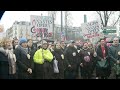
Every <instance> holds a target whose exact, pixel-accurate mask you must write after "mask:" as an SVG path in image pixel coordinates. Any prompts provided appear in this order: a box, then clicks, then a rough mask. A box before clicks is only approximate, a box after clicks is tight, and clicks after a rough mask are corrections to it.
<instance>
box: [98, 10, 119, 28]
mask: <svg viewBox="0 0 120 90" xmlns="http://www.w3.org/2000/svg"><path fill="white" fill-rule="evenodd" d="M96 12H97V14H98V15H99V17H100V20H101V24H102V27H106V26H108V22H109V21H110V19H111V17H112V16H113V15H116V12H117V11H96ZM116 16H117V17H116V20H115V19H114V23H113V24H112V26H115V25H116V24H117V23H118V21H119V19H120V15H116Z"/></svg>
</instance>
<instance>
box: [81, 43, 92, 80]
mask: <svg viewBox="0 0 120 90" xmlns="http://www.w3.org/2000/svg"><path fill="white" fill-rule="evenodd" d="M79 57H80V58H81V60H80V66H81V76H82V78H83V79H91V77H92V73H93V68H92V67H93V52H91V50H90V49H89V48H88V43H87V42H85V43H84V44H83V49H82V50H81V51H80V53H79ZM80 58H79V59H80Z"/></svg>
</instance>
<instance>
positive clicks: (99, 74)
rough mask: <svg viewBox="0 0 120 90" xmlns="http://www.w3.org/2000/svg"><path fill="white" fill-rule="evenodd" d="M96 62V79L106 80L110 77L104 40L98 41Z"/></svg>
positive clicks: (108, 59) (108, 60)
mask: <svg viewBox="0 0 120 90" xmlns="http://www.w3.org/2000/svg"><path fill="white" fill-rule="evenodd" d="M96 60H97V61H96V79H108V77H109V75H110V58H109V55H108V47H107V45H106V44H105V41H104V39H100V45H98V47H97V59H96Z"/></svg>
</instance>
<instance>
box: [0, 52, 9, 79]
mask: <svg viewBox="0 0 120 90" xmlns="http://www.w3.org/2000/svg"><path fill="white" fill-rule="evenodd" d="M0 79H9V62H8V57H7V56H6V55H5V54H4V53H2V52H0Z"/></svg>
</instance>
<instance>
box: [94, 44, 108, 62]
mask: <svg viewBox="0 0 120 90" xmlns="http://www.w3.org/2000/svg"><path fill="white" fill-rule="evenodd" d="M104 47H105V52H106V59H109V56H108V47H107V46H106V45H104ZM96 52H97V60H99V61H100V60H101V59H103V54H102V49H101V45H99V46H98V48H97V51H96Z"/></svg>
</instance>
